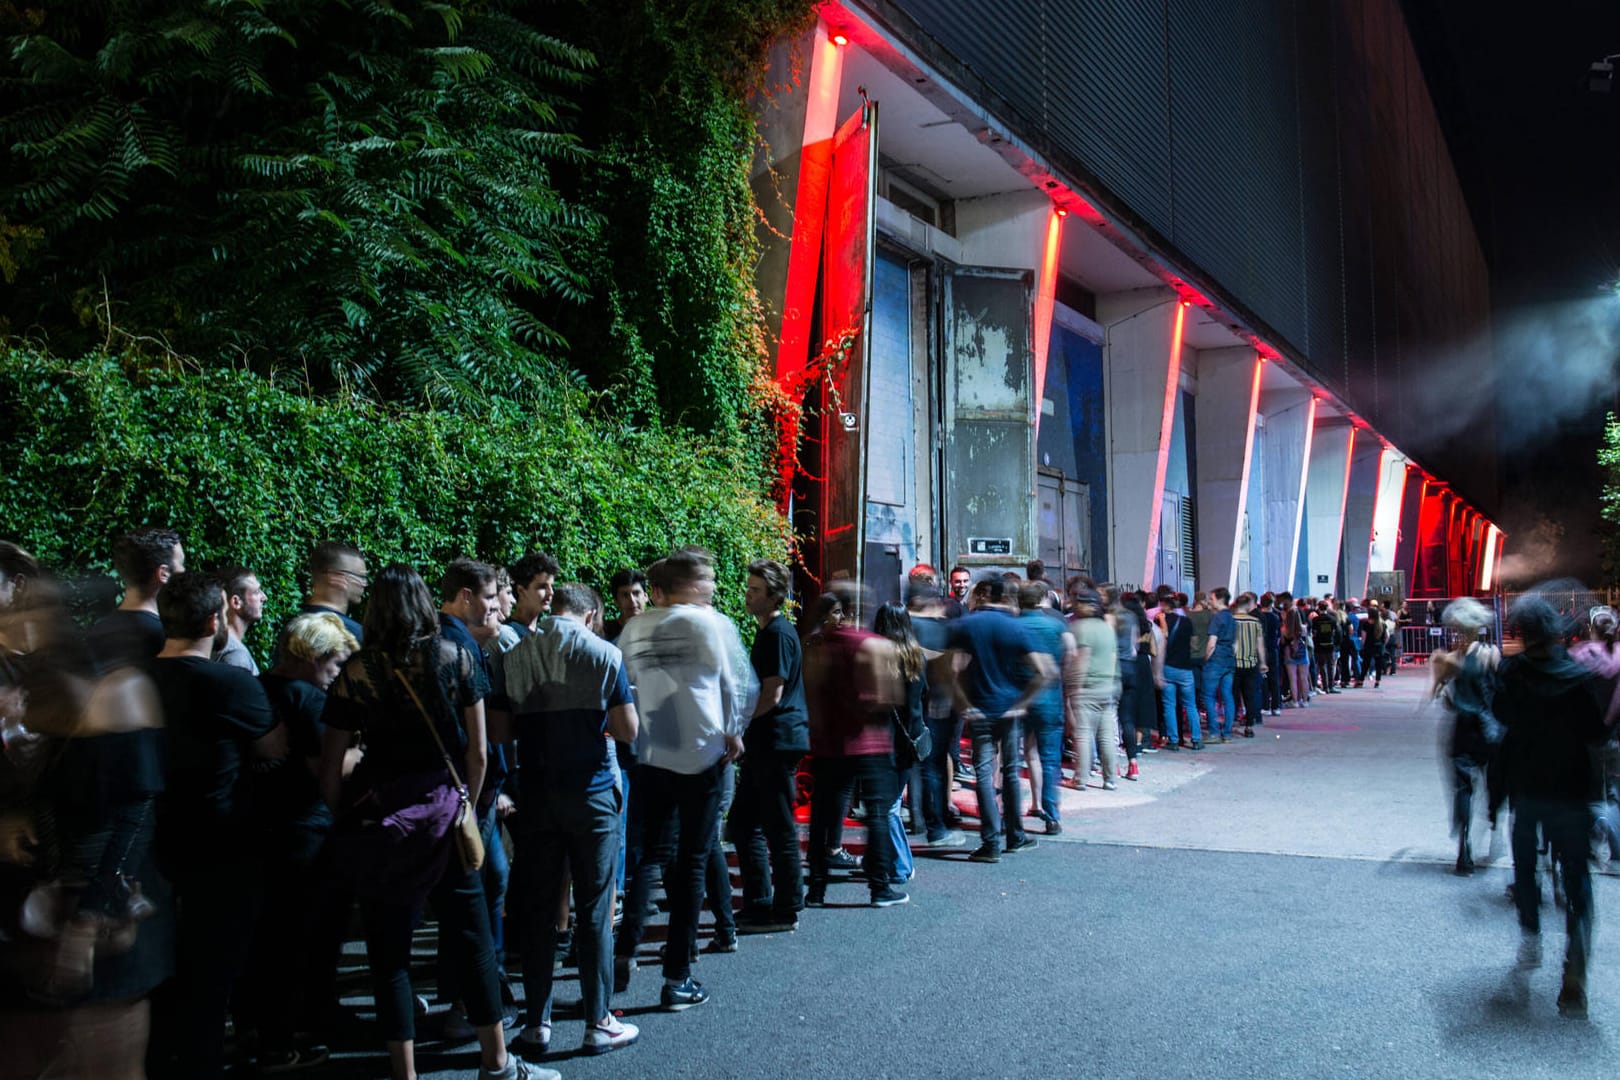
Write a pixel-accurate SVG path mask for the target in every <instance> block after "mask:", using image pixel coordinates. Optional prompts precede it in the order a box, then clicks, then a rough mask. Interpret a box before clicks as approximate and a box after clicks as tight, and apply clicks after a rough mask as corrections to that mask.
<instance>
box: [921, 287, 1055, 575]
mask: <svg viewBox="0 0 1620 1080" xmlns="http://www.w3.org/2000/svg"><path fill="white" fill-rule="evenodd" d="M944 294H945V295H944V324H945V325H944V334H943V346H944V352H943V356H944V361H945V370H944V384H945V409H944V414H945V440H944V441H945V484H944V489H945V490H944V496H945V499H944V502H945V537H946V543H947V545H948V546H947V548H946V550H947V551H948V552H949V553H950V554H951V557H952V560H953V561H956V562H963V563H967V564H969V565H972V564H974V563H978V564H981V565H983V564H990V563H994V564H997V565H1015V564H1018V563H1022V562H1024V561H1026V560H1027V559H1029V558H1030V557H1031V556H1032V555H1033V554H1034V553H1035V544H1036V537H1035V411H1034V404H1033V400H1032V399H1033V397H1034V395H1033V393H1032V385H1033V379H1032V377H1031V371H1030V368H1031V364H1032V362H1033V353H1032V350H1031V348H1030V342H1031V338H1032V333H1031V323H1032V322H1033V315H1034V309H1033V306H1032V290H1031V275H1030V274H1029V272H1028V271H1021V270H988V269H982V268H977V267H956V268H953V269H951V270H949V271H947V272H946V274H945V276H944Z"/></svg>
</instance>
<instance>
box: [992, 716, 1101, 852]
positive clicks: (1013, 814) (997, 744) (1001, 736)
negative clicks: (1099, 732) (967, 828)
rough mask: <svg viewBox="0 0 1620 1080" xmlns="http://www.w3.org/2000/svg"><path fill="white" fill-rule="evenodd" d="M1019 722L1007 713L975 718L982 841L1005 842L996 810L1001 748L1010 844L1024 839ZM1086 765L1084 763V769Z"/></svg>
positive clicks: (1003, 805)
mask: <svg viewBox="0 0 1620 1080" xmlns="http://www.w3.org/2000/svg"><path fill="white" fill-rule="evenodd" d="M1018 743H1019V740H1018V721H1017V720H1011V719H1008V718H1007V717H1005V716H1001V717H997V718H996V719H994V720H992V719H989V718H988V717H985V718H981V719H978V720H975V721H973V780H974V788H975V789H976V793H977V794H978V796H979V840H980V842H981V843H984V844H989V845H999V844H1000V842H1001V827H1002V822H1001V817H1000V815H998V814H997V813H996V774H995V769H996V751H997V750H1000V751H1001V805H1002V809H1003V810H1004V811H1005V812H1006V816H1007V822H1006V825H1007V843H1008V844H1018V843H1022V842H1023V840H1024V836H1025V833H1024V816H1023V813H1022V809H1023V792H1022V791H1021V790H1019V787H1018V761H1019V758H1020V757H1021V754H1020V751H1021V749H1022V748H1021V747H1020V746H1019V744H1018ZM1084 767H1086V766H1082V768H1084Z"/></svg>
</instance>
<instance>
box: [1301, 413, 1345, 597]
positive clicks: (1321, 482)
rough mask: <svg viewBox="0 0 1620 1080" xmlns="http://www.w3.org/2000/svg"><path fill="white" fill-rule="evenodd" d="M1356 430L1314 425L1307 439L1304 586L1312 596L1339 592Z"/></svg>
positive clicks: (1340, 424)
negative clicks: (1345, 514) (1308, 449)
mask: <svg viewBox="0 0 1620 1080" xmlns="http://www.w3.org/2000/svg"><path fill="white" fill-rule="evenodd" d="M1355 440H1356V429H1355V428H1354V427H1352V426H1351V424H1350V423H1349V421H1339V420H1335V421H1332V422H1330V423H1328V424H1318V425H1317V427H1316V435H1315V437H1314V438H1313V439H1312V440H1311V461H1310V466H1309V473H1308V474H1307V476H1306V480H1305V531H1306V534H1307V536H1308V539H1307V541H1306V544H1307V552H1306V560H1305V587H1306V588H1307V589H1308V590H1310V592H1311V594H1312V595H1313V596H1321V595H1322V594H1323V593H1326V592H1332V593H1335V594H1337V593H1338V592H1339V584H1338V582H1337V581H1335V580H1334V579H1335V578H1336V577H1337V576H1338V569H1339V542H1340V540H1341V539H1343V537H1344V504H1345V495H1346V493H1347V491H1348V489H1349V479H1350V458H1351V455H1352V453H1353V452H1354V450H1355Z"/></svg>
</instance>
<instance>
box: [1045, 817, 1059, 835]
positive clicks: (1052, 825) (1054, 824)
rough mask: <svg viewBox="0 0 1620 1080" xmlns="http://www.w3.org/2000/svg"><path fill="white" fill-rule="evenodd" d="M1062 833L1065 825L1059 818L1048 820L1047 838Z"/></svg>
mask: <svg viewBox="0 0 1620 1080" xmlns="http://www.w3.org/2000/svg"><path fill="white" fill-rule="evenodd" d="M1061 832H1063V823H1062V822H1060V821H1059V820H1058V819H1057V818H1054V817H1049V818H1047V819H1046V835H1047V836H1057V835H1058V834H1059V833H1061Z"/></svg>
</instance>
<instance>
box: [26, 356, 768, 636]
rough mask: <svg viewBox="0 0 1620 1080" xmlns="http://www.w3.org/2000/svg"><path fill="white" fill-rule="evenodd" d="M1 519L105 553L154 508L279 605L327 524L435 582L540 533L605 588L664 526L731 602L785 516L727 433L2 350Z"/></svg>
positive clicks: (297, 590)
mask: <svg viewBox="0 0 1620 1080" xmlns="http://www.w3.org/2000/svg"><path fill="white" fill-rule="evenodd" d="M0 416H4V417H5V418H6V423H5V424H4V425H0V460H3V461H5V462H6V467H5V468H4V469H0V522H4V523H5V525H4V528H5V535H6V536H7V537H8V538H12V539H15V540H16V541H18V542H19V543H21V544H23V545H24V546H25V547H27V548H29V549H31V550H32V551H33V552H34V553H35V554H36V555H37V556H39V557H40V558H41V559H43V560H44V561H45V562H46V563H47V564H48V565H51V566H54V567H59V568H64V569H66V570H69V571H71V570H108V571H109V572H110V568H111V559H110V554H111V546H112V540H113V536H114V534H115V533H117V532H120V531H122V530H124V529H126V528H128V527H130V526H131V525H137V524H143V523H152V524H168V525H172V526H174V527H175V528H177V529H178V530H179V531H180V532H181V534H182V537H183V541H184V544H185V547H186V551H187V561H188V564H189V565H192V566H209V565H219V564H221V563H225V562H232V563H235V562H240V563H243V564H245V565H247V566H250V567H252V568H253V569H255V570H257V571H258V573H259V576H260V578H261V580H262V581H263V582H264V585H265V588H266V590H267V591H268V592H269V594H270V605H269V612H270V614H269V618H270V619H271V620H272V625H274V624H277V623H279V622H280V620H281V618H283V617H285V616H287V615H289V614H290V613H291V612H292V611H293V609H294V608H296V606H297V604H298V603H299V601H300V600H301V599H302V594H303V590H304V589H305V588H306V586H307V585H308V580H307V577H306V576H305V573H304V569H305V564H306V560H307V558H308V555H309V551H310V549H311V548H312V547H313V546H314V544H315V543H317V542H318V541H320V540H323V539H339V540H346V541H349V542H351V543H354V544H357V545H358V546H359V547H360V548H361V549H362V550H364V551H365V552H366V553H367V554H368V556H369V557H370V558H371V559H372V562H373V565H380V564H382V563H386V562H391V561H394V560H403V561H405V562H408V563H410V564H412V565H414V566H416V567H418V568H419V569H421V570H422V571H423V573H424V574H425V575H426V576H427V577H428V580H429V581H430V582H432V581H434V580H436V575H437V571H438V570H439V569H440V568H442V567H443V566H444V564H445V563H446V562H448V561H449V560H450V559H452V558H455V557H456V556H459V555H466V554H477V555H480V556H482V557H484V558H488V559H492V560H496V561H499V562H508V561H511V560H515V559H516V558H517V557H518V556H520V555H522V554H523V553H525V552H527V551H532V550H536V549H539V550H544V551H548V552H550V553H551V554H553V555H554V556H556V557H557V559H558V560H559V561H560V562H561V563H562V566H563V573H564V575H565V576H566V577H568V578H571V579H577V580H583V581H585V582H586V583H587V584H591V585H594V586H596V587H597V588H598V590H605V588H606V584H607V580H608V578H609V577H611V576H612V574H613V573H614V572H615V571H617V570H619V569H621V568H623V567H627V566H645V565H646V564H647V563H648V562H649V561H651V560H652V559H653V558H656V557H658V556H660V555H662V554H664V553H666V552H667V550H668V549H669V547H670V546H671V544H672V543H673V542H679V543H692V544H701V545H703V546H705V547H708V548H710V549H711V550H713V551H714V552H715V554H716V556H717V558H718V561H719V565H718V568H717V576H718V580H719V582H720V585H721V589H720V591H719V602H720V603H721V605H722V606H723V607H727V608H728V609H729V610H730V611H731V613H732V614H733V615H738V616H741V615H742V614H743V611H742V607H741V599H742V584H743V577H744V571H745V567H746V566H747V564H748V562H749V561H750V560H751V559H756V558H761V557H766V556H770V557H775V558H782V557H783V556H784V554H785V551H786V547H787V536H786V532H785V528H784V525H783V523H782V521H781V519H780V518H779V517H778V516H777V515H776V514H775V513H773V512H772V509H771V507H770V506H769V505H768V504H767V503H766V502H765V501H764V499H763V498H762V497H761V495H760V494H759V492H758V490H757V486H756V484H755V482H754V480H753V478H752V477H751V476H750V475H749V474H748V473H747V472H746V471H745V470H741V469H739V468H738V466H737V456H736V453H735V451H734V449H732V448H728V447H726V446H725V445H724V444H723V443H721V442H719V441H717V440H714V439H709V438H706V437H702V436H696V435H692V434H690V433H669V432H659V431H651V430H641V431H637V430H633V429H630V428H627V427H625V426H623V425H621V424H619V423H617V422H616V421H614V420H612V419H610V418H607V417H603V416H597V415H591V414H589V413H587V412H585V411H583V410H582V409H580V408H579V407H578V405H577V404H569V405H567V406H564V407H561V408H557V409H554V410H552V411H551V412H549V413H547V414H546V415H544V416H540V415H537V414H536V413H535V412H534V411H532V410H531V409H529V408H527V407H526V406H524V405H522V404H519V403H514V402H495V403H492V404H491V406H490V407H489V408H488V409H487V410H485V411H483V412H481V413H478V414H473V413H469V412H457V411H450V410H441V411H426V410H412V409H406V408H401V407H399V406H390V405H383V404H377V403H374V402H369V401H366V400H364V399H361V398H355V397H338V396H330V395H328V396H322V397H315V396H311V395H309V394H307V393H303V392H299V391H294V390H287V389H283V388H280V387H277V386H276V385H274V384H273V383H271V382H270V381H268V380H266V379H263V378H261V377H259V376H257V375H254V374H252V373H249V372H241V371H229V370H215V371H207V372H202V373H195V372H182V371H153V370H146V369H139V370H136V371H133V372H132V371H130V370H128V369H126V367H125V366H124V365H123V364H122V363H121V362H120V360H119V359H118V358H117V357H113V356H109V355H107V354H105V353H92V354H90V355H87V356H85V357H82V358H80V359H78V360H74V361H66V360H62V359H59V358H56V357H52V356H49V355H46V354H43V353H39V352H35V351H32V350H29V349H6V350H3V351H0Z"/></svg>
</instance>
